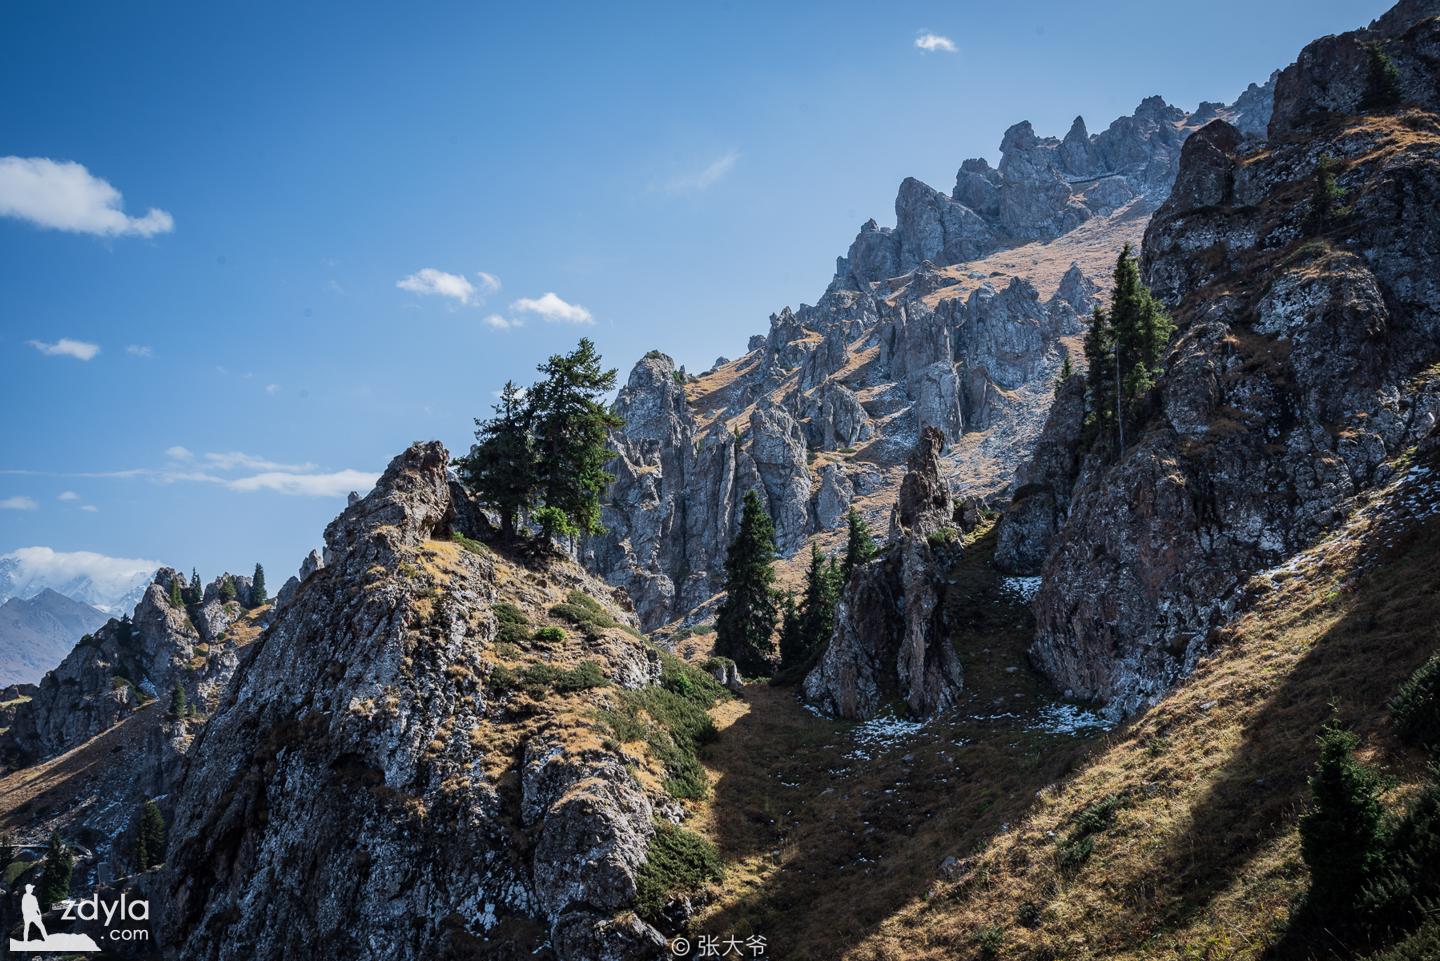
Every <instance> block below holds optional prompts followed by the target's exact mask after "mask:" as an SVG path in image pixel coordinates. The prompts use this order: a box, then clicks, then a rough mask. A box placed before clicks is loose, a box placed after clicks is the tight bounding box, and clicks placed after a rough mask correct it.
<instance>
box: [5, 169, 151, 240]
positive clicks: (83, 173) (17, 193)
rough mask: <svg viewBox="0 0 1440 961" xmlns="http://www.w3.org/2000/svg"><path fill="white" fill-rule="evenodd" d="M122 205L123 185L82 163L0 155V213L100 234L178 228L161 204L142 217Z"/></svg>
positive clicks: (148, 232) (147, 234)
mask: <svg viewBox="0 0 1440 961" xmlns="http://www.w3.org/2000/svg"><path fill="white" fill-rule="evenodd" d="M123 205H124V198H123V197H121V196H120V191H118V190H116V189H115V188H114V187H112V186H110V183H109V182H108V181H105V180H102V179H100V178H99V177H96V176H94V175H93V174H91V173H90V171H88V170H86V169H85V167H84V165H82V164H78V163H75V162H74V161H56V160H49V159H47V158H45V157H0V217H15V218H18V219H20V220H28V221H30V222H31V223H33V224H35V225H36V226H39V227H49V228H51V229H52V230H65V231H69V232H71V233H78V234H95V235H96V236H100V237H120V236H124V235H126V234H134V235H136V236H140V237H153V236H154V235H156V234H164V233H169V232H170V231H171V230H174V229H175V221H174V219H173V218H172V217H171V216H170V215H169V214H168V213H166V212H165V211H163V210H156V209H155V208H153V207H152V208H151V209H150V211H149V212H148V213H146V214H145V216H143V217H131V216H128V215H127V214H126V213H125V212H124V210H122V209H121V208H122V207H123Z"/></svg>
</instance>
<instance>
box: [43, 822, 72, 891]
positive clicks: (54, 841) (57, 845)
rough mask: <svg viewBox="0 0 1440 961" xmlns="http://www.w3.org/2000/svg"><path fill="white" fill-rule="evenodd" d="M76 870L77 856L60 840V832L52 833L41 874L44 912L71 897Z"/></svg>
mask: <svg viewBox="0 0 1440 961" xmlns="http://www.w3.org/2000/svg"><path fill="white" fill-rule="evenodd" d="M74 870H75V855H74V854H72V853H71V852H70V848H69V847H67V846H66V845H65V842H64V841H62V840H60V832H58V831H52V832H51V834H50V847H49V848H48V849H47V850H46V852H45V868H44V870H43V871H42V872H41V874H40V906H41V910H42V911H43V910H45V909H46V908H49V907H51V906H52V905H55V904H58V903H60V902H61V901H64V900H65V899H66V898H68V897H70V874H71V872H73V871H74Z"/></svg>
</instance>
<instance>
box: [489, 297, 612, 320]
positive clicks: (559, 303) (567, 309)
mask: <svg viewBox="0 0 1440 961" xmlns="http://www.w3.org/2000/svg"><path fill="white" fill-rule="evenodd" d="M510 309H511V310H516V311H520V312H521V313H526V314H538V315H540V316H541V317H542V318H544V319H545V320H546V321H548V322H550V323H552V324H593V323H595V318H594V317H592V316H591V315H590V311H588V310H586V309H585V308H584V307H581V306H580V305H579V304H567V303H566V302H565V301H563V300H561V299H560V298H559V297H557V296H556V295H555V294H553V293H549V292H546V293H544V294H542V295H541V296H539V297H534V298H532V297H521V298H520V299H519V300H517V301H515V302H514V303H513V304H511V305H510Z"/></svg>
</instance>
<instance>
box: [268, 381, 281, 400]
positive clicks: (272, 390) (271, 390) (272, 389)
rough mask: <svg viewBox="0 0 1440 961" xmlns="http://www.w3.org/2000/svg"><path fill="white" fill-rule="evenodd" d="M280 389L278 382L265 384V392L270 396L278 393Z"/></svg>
mask: <svg viewBox="0 0 1440 961" xmlns="http://www.w3.org/2000/svg"><path fill="white" fill-rule="evenodd" d="M280 389H281V388H280V385H279V384H266V385H265V393H267V394H269V395H270V396H271V397H274V396H275V395H276V394H278V393H280Z"/></svg>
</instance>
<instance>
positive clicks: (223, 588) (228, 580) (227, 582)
mask: <svg viewBox="0 0 1440 961" xmlns="http://www.w3.org/2000/svg"><path fill="white" fill-rule="evenodd" d="M238 596H239V594H237V593H236V591H235V578H233V577H231V576H230V575H229V574H226V575H225V576H224V577H223V578H221V579H220V600H222V601H226V602H229V601H233V600H235V599H236V598H237V597H238Z"/></svg>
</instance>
